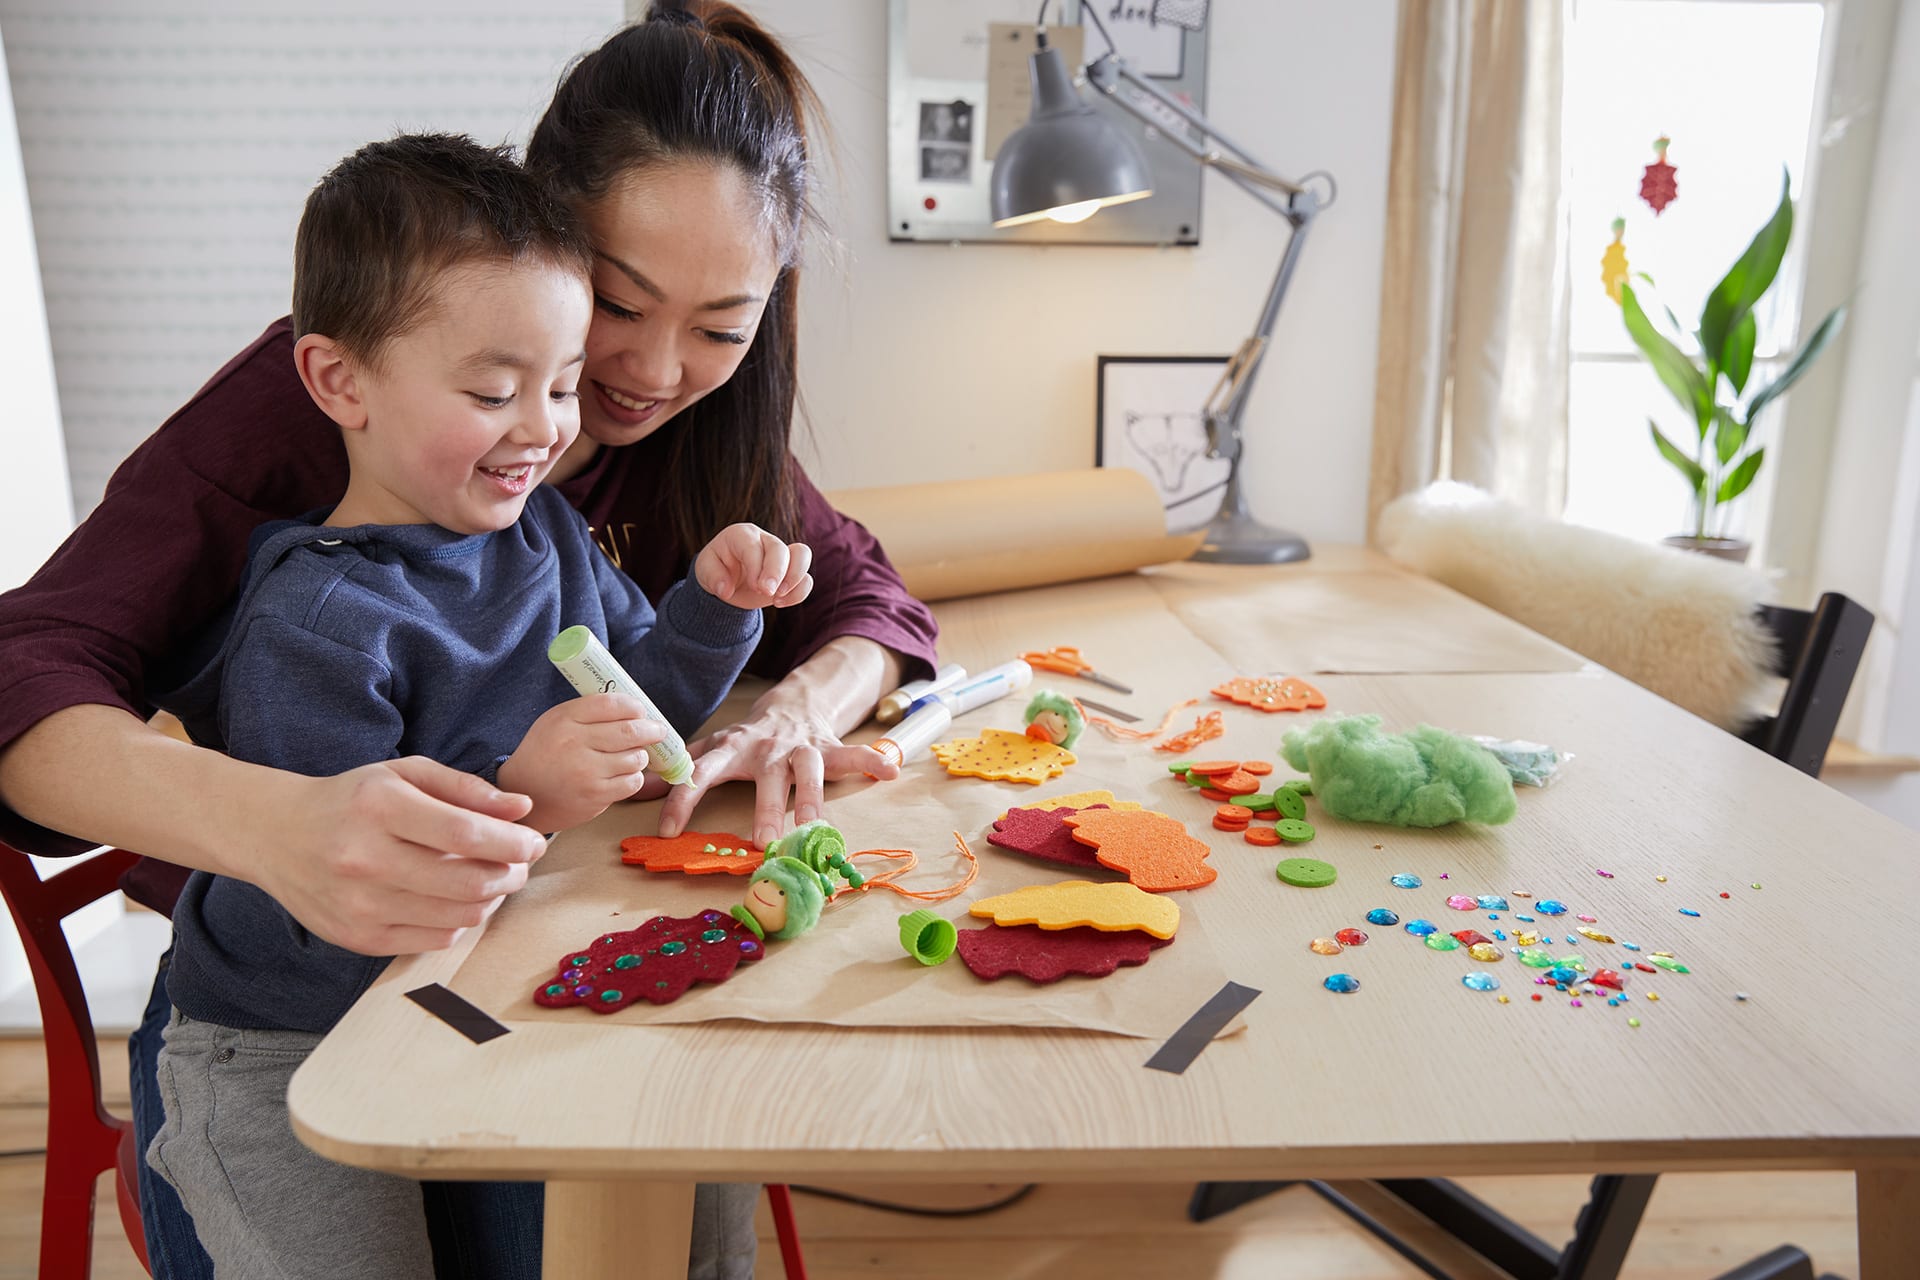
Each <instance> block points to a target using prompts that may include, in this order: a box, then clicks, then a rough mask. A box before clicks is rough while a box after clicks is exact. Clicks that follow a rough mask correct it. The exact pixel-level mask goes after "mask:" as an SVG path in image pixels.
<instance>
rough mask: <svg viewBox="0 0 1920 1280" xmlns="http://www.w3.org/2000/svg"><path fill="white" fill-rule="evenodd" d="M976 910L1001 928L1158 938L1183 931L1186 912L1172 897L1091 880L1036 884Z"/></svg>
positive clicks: (986, 900)
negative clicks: (1140, 933)
mask: <svg viewBox="0 0 1920 1280" xmlns="http://www.w3.org/2000/svg"><path fill="white" fill-rule="evenodd" d="M970 910H971V911H972V912H973V914H974V915H976V916H983V917H985V918H987V919H989V920H992V921H993V922H994V923H995V924H1037V925H1039V926H1040V927H1041V928H1042V929H1073V928H1077V927H1079V926H1081V925H1090V926H1091V927H1093V928H1095V929H1104V930H1105V931H1106V932H1108V933H1122V932H1124V931H1126V930H1128V929H1141V930H1144V931H1146V932H1147V933H1150V934H1152V935H1153V936H1154V937H1156V938H1171V937H1172V936H1173V935H1174V932H1175V931H1176V930H1178V929H1179V928H1180V908H1179V906H1177V905H1176V904H1175V903H1174V902H1173V901H1172V900H1171V899H1169V898H1164V897H1160V896H1158V895H1155V894H1151V893H1148V892H1147V891H1146V890H1144V889H1138V888H1135V887H1134V886H1133V885H1130V884H1095V883H1094V882H1093V881H1091V880H1062V881H1060V882H1059V883H1057V884H1030V885H1028V886H1027V887H1026V888H1024V889H1015V890H1014V891H1013V892H1012V893H1002V894H997V895H995V896H994V897H991V898H982V899H980V901H978V902H976V903H974V904H973V906H972V907H971V908H970Z"/></svg>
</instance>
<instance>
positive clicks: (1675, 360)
mask: <svg viewBox="0 0 1920 1280" xmlns="http://www.w3.org/2000/svg"><path fill="white" fill-rule="evenodd" d="M1620 314H1621V315H1622V316H1623V317H1624V318H1625V320H1626V324H1627V334H1628V336H1630V337H1631V338H1632V339H1633V341H1634V345H1635V346H1637V347H1639V348H1640V351H1641V354H1643V355H1645V356H1646V358H1647V363H1648V364H1650V365H1652V366H1653V371H1654V372H1655V373H1656V374H1658V375H1659V376H1660V381H1661V382H1663V383H1665V384H1666V387H1667V390H1668V391H1671V392H1672V393H1673V398H1674V399H1675V400H1678V401H1679V402H1680V407H1681V408H1683V409H1685V410H1686V411H1687V412H1688V413H1691V414H1692V415H1693V420H1694V425H1695V427H1696V428H1697V429H1698V430H1699V432H1700V438H1701V439H1703V440H1704V439H1706V435H1707V427H1708V426H1709V425H1710V424H1711V423H1712V422H1713V388H1712V386H1711V385H1710V384H1709V383H1708V382H1707V378H1706V375H1705V374H1703V373H1701V372H1700V370H1699V368H1698V367H1697V366H1695V364H1694V363H1693V361H1691V360H1689V359H1688V358H1687V355H1686V353H1685V352H1684V351H1682V350H1680V348H1679V347H1677V346H1675V345H1674V344H1673V341H1672V339H1670V338H1668V337H1667V336H1666V335H1665V334H1663V333H1661V332H1660V331H1659V330H1658V329H1656V328H1654V327H1653V322H1652V321H1650V320H1648V319H1647V313H1646V312H1644V311H1642V310H1641V309H1640V300H1639V299H1638V298H1636V297H1634V296H1633V289H1632V287H1631V286H1629V285H1624V284H1623V285H1621V286H1620Z"/></svg>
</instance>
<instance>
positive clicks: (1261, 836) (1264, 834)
mask: <svg viewBox="0 0 1920 1280" xmlns="http://www.w3.org/2000/svg"><path fill="white" fill-rule="evenodd" d="M1247 843H1248V844H1264V845H1276V844H1279V843H1280V833H1279V832H1278V831H1275V830H1274V829H1273V828H1272V827H1248V828H1247Z"/></svg>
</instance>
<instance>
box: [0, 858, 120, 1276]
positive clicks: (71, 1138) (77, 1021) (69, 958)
mask: <svg viewBox="0 0 1920 1280" xmlns="http://www.w3.org/2000/svg"><path fill="white" fill-rule="evenodd" d="M137 860H138V855H137V854H131V853H128V852H126V851H125V850H122V849H110V850H108V851H106V852H105V853H99V854H95V855H94V856H93V857H91V858H89V859H87V860H86V861H84V862H75V863H73V864H72V865H70V866H68V867H67V868H66V869H65V870H63V871H61V872H59V873H57V874H55V875H53V876H50V877H48V878H47V879H45V880H42V879H41V878H40V873H39V872H38V871H37V870H35V868H34V865H33V862H32V860H31V859H29V858H28V857H27V856H26V855H25V854H23V853H20V852H19V851H17V850H15V849H11V848H9V847H7V846H6V845H0V891H4V893H5V895H6V899H7V907H8V909H9V910H10V911H12V912H13V922H14V924H16V925H18V926H19V929H20V941H21V942H22V943H23V944H25V946H26V951H27V963H28V965H29V966H30V967H31V968H32V970H33V987H34V991H35V992H36V993H37V994H38V995H39V997H40V1021H41V1025H42V1027H43V1028H44V1029H45V1035H46V1045H47V1180H46V1189H45V1191H44V1193H43V1194H42V1195H41V1198H40V1277H41V1280H86V1276H87V1274H88V1271H89V1269H90V1268H91V1266H92V1264H93V1184H94V1181H95V1180H96V1179H97V1178H98V1177H99V1176H100V1175H101V1174H102V1173H103V1172H105V1171H106V1170H108V1169H112V1170H113V1171H114V1180H113V1181H114V1189H115V1191H116V1192H117V1194H116V1196H115V1199H117V1200H118V1201H119V1203H120V1225H121V1227H122V1228H124V1229H125V1230H126V1233H127V1243H129V1244H131V1245H132V1246H133V1252H134V1256H136V1257H137V1258H139V1259H140V1265H141V1266H142V1267H146V1266H147V1241H146V1235H145V1233H144V1232H143V1231H142V1230H141V1228H140V1193H139V1186H140V1183H139V1171H140V1158H141V1155H142V1153H141V1152H140V1151H139V1150H137V1149H136V1147H135V1143H134V1138H133V1122H132V1121H130V1120H122V1119H121V1118H120V1117H118V1116H116V1115H114V1114H112V1113H111V1112H109V1111H108V1110H107V1108H106V1104H105V1103H104V1102H102V1101H101V1097H100V1047H99V1044H98V1042H97V1041H96V1040H95V1039H94V1035H93V1016H92V1014H91V1013H89V1012H88V1010H87V994H86V992H84V991H82V990H81V989H80V971H79V970H78V969H76V968H75V967H74V963H73V951H72V950H71V949H70V948H69V947H68V946H67V937H66V934H65V933H64V932H62V931H61V928H60V922H61V921H62V920H63V919H65V918H66V917H67V916H70V915H72V914H73V913H74V912H75V911H78V910H79V909H80V908H81V907H84V906H86V905H87V904H88V903H89V902H92V901H94V900H95V899H97V898H101V897H104V896H105V895H107V894H109V893H112V892H113V891H114V889H115V888H117V887H118V885H119V882H120V876H121V874H122V873H123V872H125V871H126V869H127V868H128V867H131V866H132V865H133V864H134V862H135V861H137ZM148 1269H149V1271H151V1268H148Z"/></svg>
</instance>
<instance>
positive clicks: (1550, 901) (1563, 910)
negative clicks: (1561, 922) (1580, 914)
mask: <svg viewBox="0 0 1920 1280" xmlns="http://www.w3.org/2000/svg"><path fill="white" fill-rule="evenodd" d="M1533 909H1534V910H1535V911H1538V912H1539V913H1540V914H1541V915H1543V916H1563V915H1565V914H1567V904H1566V903H1564V902H1562V901H1560V899H1558V898H1542V899H1540V901H1538V902H1536V903H1534V904H1533Z"/></svg>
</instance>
